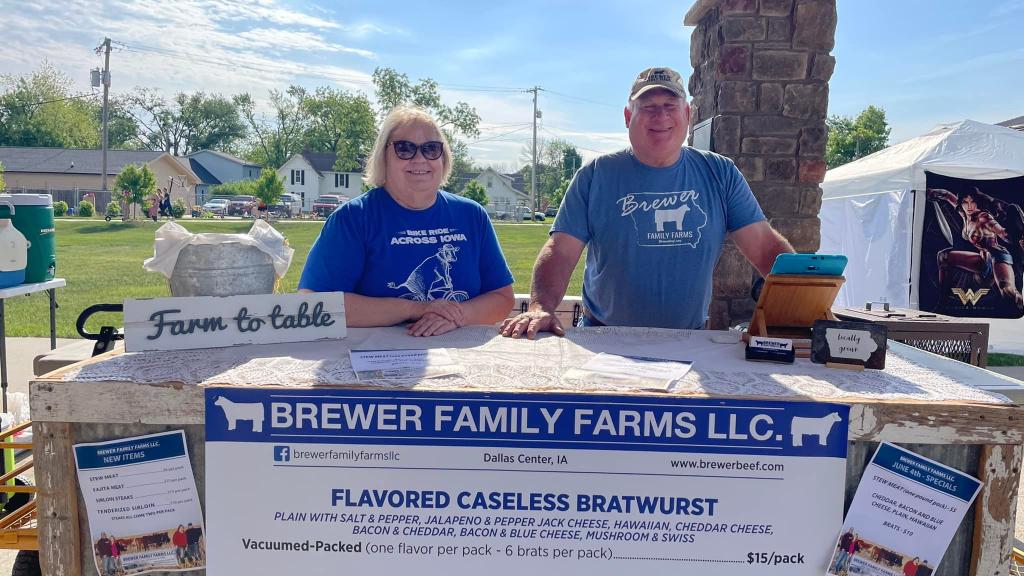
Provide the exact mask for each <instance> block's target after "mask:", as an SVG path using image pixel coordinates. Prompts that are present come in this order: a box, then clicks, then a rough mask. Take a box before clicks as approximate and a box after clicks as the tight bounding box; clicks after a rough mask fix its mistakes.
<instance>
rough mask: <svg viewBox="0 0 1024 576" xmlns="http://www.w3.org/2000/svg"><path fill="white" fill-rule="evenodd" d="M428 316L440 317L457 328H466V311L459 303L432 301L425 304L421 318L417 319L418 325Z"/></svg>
mask: <svg viewBox="0 0 1024 576" xmlns="http://www.w3.org/2000/svg"><path fill="white" fill-rule="evenodd" d="M428 314H434V315H437V316H440V317H442V318H444V319H446V320H448V321H449V322H451V323H452V324H455V326H456V327H459V326H464V325H465V324H466V311H465V310H464V309H463V308H462V305H461V304H459V303H458V302H452V301H450V300H431V301H429V302H425V303H424V305H423V308H422V313H421V314H420V317H419V318H415V320H416V321H417V323H418V322H419V320H421V319H423V318H424V317H426V316H427V315H428Z"/></svg>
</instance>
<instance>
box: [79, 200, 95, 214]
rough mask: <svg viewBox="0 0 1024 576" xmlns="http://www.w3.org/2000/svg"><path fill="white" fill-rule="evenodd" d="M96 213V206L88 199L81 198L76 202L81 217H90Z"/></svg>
mask: <svg viewBox="0 0 1024 576" xmlns="http://www.w3.org/2000/svg"><path fill="white" fill-rule="evenodd" d="M95 213H96V207H95V206H93V205H92V202H89V201H88V200H82V201H81V202H79V203H78V215H79V216H82V217H83V218H91V217H92V215H93V214H95Z"/></svg>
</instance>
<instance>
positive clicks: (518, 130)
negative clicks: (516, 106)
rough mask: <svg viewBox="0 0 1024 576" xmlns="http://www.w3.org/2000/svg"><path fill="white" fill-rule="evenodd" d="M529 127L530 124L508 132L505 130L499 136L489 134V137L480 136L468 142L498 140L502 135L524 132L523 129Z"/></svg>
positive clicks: (477, 142) (476, 142)
mask: <svg viewBox="0 0 1024 576" xmlns="http://www.w3.org/2000/svg"><path fill="white" fill-rule="evenodd" d="M529 127H530V125H526V126H523V127H522V128H516V129H515V130H509V131H508V132H505V133H503V134H498V135H497V136H488V137H487V138H478V139H476V140H473V141H470V142H467V144H479V143H480V142H488V141H490V140H497V139H499V138H501V137H502V136H508V135H509V134H515V133H516V132H522V131H523V130H526V129H527V128H529Z"/></svg>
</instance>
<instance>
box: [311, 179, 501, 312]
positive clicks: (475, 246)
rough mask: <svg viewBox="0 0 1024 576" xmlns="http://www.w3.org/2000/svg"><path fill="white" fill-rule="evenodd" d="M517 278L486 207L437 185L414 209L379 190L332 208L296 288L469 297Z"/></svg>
mask: <svg viewBox="0 0 1024 576" xmlns="http://www.w3.org/2000/svg"><path fill="white" fill-rule="evenodd" d="M510 284H512V272H511V271H510V270H509V268H508V264H507V263H506V262H505V256H504V255H503V254H502V252H501V247H500V246H499V245H498V238H497V236H495V234H494V227H493V226H491V221H490V220H489V219H488V218H487V213H486V212H485V211H484V210H483V208H482V207H481V206H480V205H479V204H477V203H476V202H474V201H473V200H469V199H467V198H463V197H461V196H456V195H454V194H449V193H448V192H445V191H443V190H442V191H440V192H438V194H437V201H436V202H434V205H433V206H431V207H430V208H427V209H425V210H410V209H408V208H405V207H403V206H401V205H400V204H398V203H397V202H395V200H394V199H393V198H392V197H391V195H390V194H388V192H387V190H385V189H384V188H374V189H373V190H370V191H369V192H367V193H366V194H363V195H362V196H359V197H358V198H355V199H353V200H351V201H349V202H347V203H345V204H344V205H342V206H341V207H339V208H338V209H337V210H335V211H334V213H333V214H331V217H330V218H328V219H327V222H326V223H325V224H324V228H323V230H321V231H320V236H319V237H318V238H317V239H316V242H314V243H313V247H312V248H311V249H310V251H309V256H308V257H307V259H306V266H305V268H303V270H302V278H301V279H300V280H299V288H304V289H307V290H313V291H316V292H331V291H341V292H351V293H355V294H360V295H363V296H373V297H391V298H406V299H409V300H418V301H424V300H437V299H448V300H455V301H459V302H462V301H465V300H469V299H470V298H474V297H476V296H479V295H480V294H484V293H486V292H490V291H491V290H496V289H498V288H503V287H505V286H508V285H510Z"/></svg>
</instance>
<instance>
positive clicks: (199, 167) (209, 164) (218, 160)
mask: <svg viewBox="0 0 1024 576" xmlns="http://www.w3.org/2000/svg"><path fill="white" fill-rule="evenodd" d="M187 158H188V161H189V163H190V165H191V167H192V171H193V172H195V173H196V175H198V176H199V178H200V180H201V181H202V183H201V184H199V185H197V186H196V198H197V199H198V201H199V202H200V203H202V202H205V201H206V200H208V199H209V189H210V188H211V187H213V186H216V185H218V184H227V183H228V182H237V181H239V180H256V179H257V178H259V177H260V172H261V171H262V170H263V168H262V166H260V165H259V164H255V163H253V162H249V161H248V160H243V159H242V158H239V157H237V156H232V155H231V154H228V153H227V152H220V151H217V150H200V151H198V152H193V153H191V154H189V155H188V156H187Z"/></svg>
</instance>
